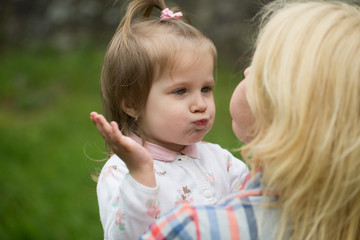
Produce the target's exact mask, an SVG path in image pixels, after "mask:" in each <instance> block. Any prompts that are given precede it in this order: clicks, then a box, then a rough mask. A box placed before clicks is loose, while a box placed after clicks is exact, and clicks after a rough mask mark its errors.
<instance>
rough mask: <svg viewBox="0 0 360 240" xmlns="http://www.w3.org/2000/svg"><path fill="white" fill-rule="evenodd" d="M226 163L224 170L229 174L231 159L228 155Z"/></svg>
mask: <svg viewBox="0 0 360 240" xmlns="http://www.w3.org/2000/svg"><path fill="white" fill-rule="evenodd" d="M226 159H227V162H226V170H227V172H229V170H230V168H231V166H232V163H231V162H232V158H231V156H230V155H227V158H226Z"/></svg>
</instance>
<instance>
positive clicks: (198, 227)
mask: <svg viewBox="0 0 360 240" xmlns="http://www.w3.org/2000/svg"><path fill="white" fill-rule="evenodd" d="M191 210H192V211H189V212H190V214H191V215H192V217H193V219H194V224H195V228H196V239H198V240H201V237H200V225H199V218H198V214H197V211H196V210H194V207H192V208H191Z"/></svg>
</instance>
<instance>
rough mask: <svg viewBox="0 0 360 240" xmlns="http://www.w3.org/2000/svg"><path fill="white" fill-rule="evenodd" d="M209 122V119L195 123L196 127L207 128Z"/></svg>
mask: <svg viewBox="0 0 360 240" xmlns="http://www.w3.org/2000/svg"><path fill="white" fill-rule="evenodd" d="M208 121H209V120H207V119H205V118H204V119H201V120H199V121H195V122H194V123H195V125H197V126H205V125H206V124H207V123H208Z"/></svg>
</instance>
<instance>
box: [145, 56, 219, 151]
mask: <svg viewBox="0 0 360 240" xmlns="http://www.w3.org/2000/svg"><path fill="white" fill-rule="evenodd" d="M184 55H185V56H184V57H183V58H182V59H181V60H180V61H179V64H178V65H177V66H186V67H176V66H175V68H174V71H172V73H171V75H169V74H164V76H161V77H160V78H159V79H155V80H154V83H153V85H152V87H151V89H150V93H149V97H148V100H147V103H146V106H145V111H144V113H143V115H142V116H141V118H140V119H139V128H140V129H141V131H142V133H143V134H145V137H146V140H147V141H149V142H152V143H155V144H158V145H160V146H162V147H165V148H167V149H170V150H173V151H181V150H182V149H183V148H184V147H185V146H186V145H189V144H193V143H196V142H198V141H200V140H202V139H203V137H204V135H205V134H206V133H207V132H208V131H209V130H210V129H211V127H212V126H213V123H214V119H215V103H214V97H213V87H214V85H215V81H214V77H213V70H214V65H213V58H212V56H211V55H210V53H204V54H202V56H198V57H199V58H198V60H197V61H196V62H194V61H193V60H192V59H193V57H194V56H193V54H184ZM190 63H193V64H190Z"/></svg>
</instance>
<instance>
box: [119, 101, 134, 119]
mask: <svg viewBox="0 0 360 240" xmlns="http://www.w3.org/2000/svg"><path fill="white" fill-rule="evenodd" d="M121 108H122V109H123V111H124V112H126V114H127V115H129V116H130V117H133V118H136V117H137V111H136V110H135V109H134V108H132V107H131V106H129V104H127V103H125V102H122V103H121Z"/></svg>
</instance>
